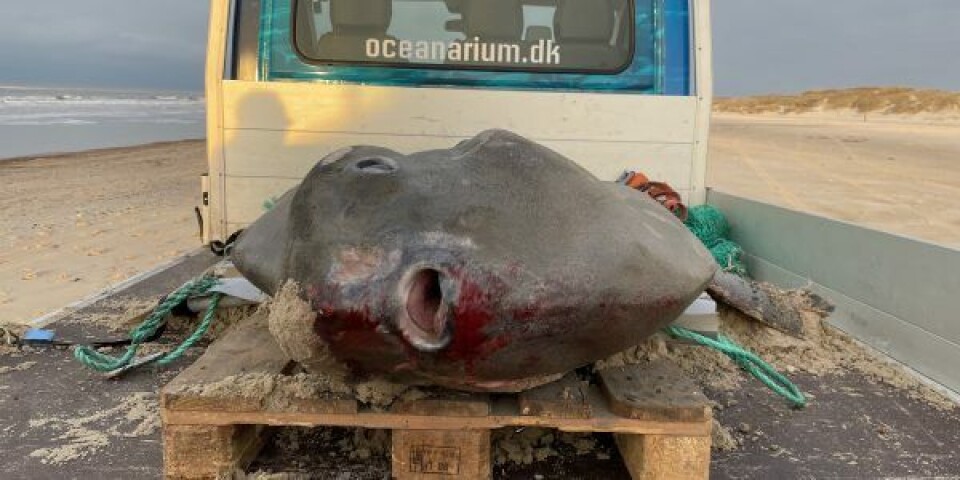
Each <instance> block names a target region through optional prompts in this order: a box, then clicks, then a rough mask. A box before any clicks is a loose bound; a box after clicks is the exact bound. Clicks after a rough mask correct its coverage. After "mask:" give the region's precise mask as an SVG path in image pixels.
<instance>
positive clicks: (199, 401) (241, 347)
mask: <svg viewBox="0 0 960 480" xmlns="http://www.w3.org/2000/svg"><path fill="white" fill-rule="evenodd" d="M290 364H291V362H290V360H288V359H287V357H286V355H284V354H283V352H282V351H281V350H280V347H279V346H278V345H277V343H276V341H274V339H273V336H272V335H270V331H269V330H268V329H267V326H266V320H265V319H263V318H260V317H258V316H252V317H250V318H248V319H247V320H246V321H243V322H240V323H238V324H236V325H234V326H233V327H232V328H231V329H230V330H229V331H228V332H227V333H226V334H225V335H224V337H223V338H221V339H219V340H217V341H215V342H213V343H212V344H211V345H210V346H209V347H208V348H207V351H206V352H205V353H204V354H203V355H202V356H201V357H200V358H199V359H197V361H196V362H195V363H194V364H193V365H191V366H190V367H188V368H187V369H186V370H184V371H183V372H181V373H180V374H179V375H177V377H176V378H174V379H173V380H172V381H171V382H170V383H168V384H167V385H166V386H165V387H164V388H163V390H162V391H161V404H162V405H163V408H164V410H209V411H249V410H255V409H259V408H260V407H261V406H262V405H263V401H264V398H263V397H262V396H256V395H254V396H246V395H241V394H238V393H239V392H238V393H234V394H233V395H231V398H229V401H224V400H225V399H224V398H223V396H217V395H210V394H205V393H204V391H203V387H204V386H208V385H211V384H216V383H217V382H221V381H223V380H224V379H227V378H230V377H235V376H238V375H244V374H268V375H270V374H279V373H281V372H283V371H284V370H285V369H286V368H287V367H289V366H290ZM226 394H227V393H226V392H225V393H224V395H226Z"/></svg>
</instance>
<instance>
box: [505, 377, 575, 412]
mask: <svg viewBox="0 0 960 480" xmlns="http://www.w3.org/2000/svg"><path fill="white" fill-rule="evenodd" d="M588 387H589V384H585V382H582V381H581V380H580V378H579V377H577V374H576V373H573V372H571V373H569V374H567V375H566V376H564V377H563V378H561V379H560V380H557V381H556V382H552V383H548V384H546V385H543V386H540V387H537V388H534V389H532V390H527V391H525V392H522V393H520V394H519V396H518V397H519V402H520V413H521V414H522V415H535V416H539V417H549V418H590V416H591V415H593V408H592V406H591V404H590V402H589V401H588V400H587V390H588Z"/></svg>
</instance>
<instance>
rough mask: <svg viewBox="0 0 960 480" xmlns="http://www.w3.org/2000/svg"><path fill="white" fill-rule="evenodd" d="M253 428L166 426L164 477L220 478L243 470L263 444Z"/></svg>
mask: <svg viewBox="0 0 960 480" xmlns="http://www.w3.org/2000/svg"><path fill="white" fill-rule="evenodd" d="M260 434H261V428H260V427H257V426H253V425H227V426H206V425H166V426H164V429H163V464H164V477H165V478H166V479H168V480H188V479H190V480H192V479H208V478H223V477H224V476H225V475H229V474H231V473H232V472H234V471H235V470H236V469H242V468H245V467H246V466H247V465H248V464H249V463H250V462H251V461H252V460H253V458H254V457H255V456H256V454H257V452H259V451H260V447H261V446H262V445H263V444H262V440H261V436H260Z"/></svg>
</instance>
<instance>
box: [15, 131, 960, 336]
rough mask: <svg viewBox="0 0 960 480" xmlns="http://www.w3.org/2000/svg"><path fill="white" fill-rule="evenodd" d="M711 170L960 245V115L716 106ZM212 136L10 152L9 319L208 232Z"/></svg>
mask: <svg viewBox="0 0 960 480" xmlns="http://www.w3.org/2000/svg"><path fill="white" fill-rule="evenodd" d="M709 162H710V163H709V178H708V184H709V185H711V186H713V187H715V188H718V189H721V190H724V191H727V192H730V193H735V194H740V195H744V196H747V197H751V198H757V199H760V200H763V201H767V202H771V203H775V204H778V205H782V206H786V207H789V208H795V209H799V210H805V211H809V212H813V213H818V214H821V215H825V216H829V217H832V218H837V219H841V220H846V221H851V222H856V223H862V224H865V225H868V226H871V227H873V228H878V229H881V230H885V231H890V232H894V233H898V234H903V235H908V236H913V237H917V238H922V239H924V240H928V241H933V242H937V243H942V244H946V245H951V246H954V247H960V206H958V205H956V204H955V203H956V202H953V201H952V200H953V199H957V198H960V164H958V163H960V122H957V121H956V120H955V119H953V118H946V117H942V116H941V117H937V116H932V117H931V116H926V117H924V118H922V119H921V118H917V117H916V116H896V115H887V116H878V117H877V118H876V119H875V120H869V119H868V121H867V122H864V121H863V119H862V116H858V115H856V114H852V113H849V112H847V113H843V112H840V113H836V112H828V113H822V112H821V113H817V114H789V115H781V114H769V113H767V114H764V113H758V114H738V113H718V114H716V115H715V117H714V124H713V135H712V138H711V145H710V161H709ZM205 170H206V165H205V153H204V144H203V142H202V141H183V142H173V143H162V144H152V145H146V146H140V147H130V148H118V149H107V150H95V151H89V152H82V153H75V154H64V155H56V156H46V157H39V158H23V159H17V160H5V161H0V184H2V185H3V186H4V188H3V189H0V209H2V210H3V212H4V215H3V216H2V217H0V232H3V233H2V236H0V321H3V322H15V323H17V322H18V323H23V322H27V321H30V320H32V319H34V318H36V317H38V316H40V315H43V314H44V313H48V312H50V311H53V310H56V309H58V308H61V307H63V306H66V305H68V304H70V303H72V302H75V301H78V300H81V299H83V298H85V297H88V296H90V295H93V294H95V293H97V292H98V291H100V290H102V289H104V288H106V287H108V286H110V285H113V284H116V283H118V282H120V281H122V280H124V279H126V278H129V277H130V276H132V275H135V274H137V273H140V272H143V271H147V270H149V269H151V268H154V267H156V266H158V265H160V264H163V263H165V262H167V261H169V260H170V259H172V258H175V257H177V256H179V255H181V254H183V253H184V252H187V251H189V250H191V249H194V248H197V247H199V246H200V240H199V237H198V227H197V223H196V219H195V216H194V213H193V207H194V206H195V205H196V204H197V203H198V201H199V198H198V197H199V190H200V189H199V176H200V175H201V174H202V173H203V172H204V171H205Z"/></svg>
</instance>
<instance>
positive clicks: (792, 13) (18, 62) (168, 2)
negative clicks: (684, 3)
mask: <svg viewBox="0 0 960 480" xmlns="http://www.w3.org/2000/svg"><path fill="white" fill-rule="evenodd" d="M207 4H208V1H207V0H44V1H36V0H2V3H0V85H2V84H19V85H47V86H58V85H65V86H103V87H129V88H163V89H181V90H182V89H186V90H200V89H201V88H202V81H203V57H204V50H205V36H206V20H207V18H206V17H207ZM713 4H714V5H713V10H714V43H715V50H716V54H715V59H714V60H715V71H716V85H717V93H718V94H720V95H742V94H755V93H769V92H797V91H801V90H805V89H812V88H828V87H846V86H855V85H911V86H918V87H935V88H944V89H952V90H960V0H916V1H908V0H805V1H804V0H714V2H713Z"/></svg>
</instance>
